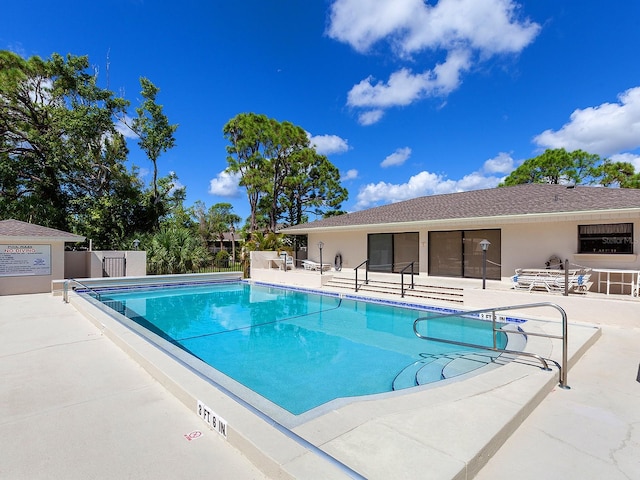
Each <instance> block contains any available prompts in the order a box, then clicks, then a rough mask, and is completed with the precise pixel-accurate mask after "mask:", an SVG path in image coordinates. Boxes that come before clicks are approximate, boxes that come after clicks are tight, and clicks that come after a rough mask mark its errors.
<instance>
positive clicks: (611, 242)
mask: <svg viewBox="0 0 640 480" xmlns="http://www.w3.org/2000/svg"><path fill="white" fill-rule="evenodd" d="M578 253H612V254H616V253H633V223H612V224H600V225H578Z"/></svg>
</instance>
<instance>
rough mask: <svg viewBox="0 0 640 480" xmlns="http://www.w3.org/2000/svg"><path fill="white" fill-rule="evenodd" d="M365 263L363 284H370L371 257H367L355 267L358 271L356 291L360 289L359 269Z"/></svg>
mask: <svg viewBox="0 0 640 480" xmlns="http://www.w3.org/2000/svg"><path fill="white" fill-rule="evenodd" d="M362 265H364V266H365V267H364V283H363V285H368V284H369V259H368V258H367V259H366V260H365V261H364V262H362V263H361V264H360V265H358V266H357V267H356V268H354V270H355V272H356V292H357V291H358V269H359V268H360V267H361V266H362Z"/></svg>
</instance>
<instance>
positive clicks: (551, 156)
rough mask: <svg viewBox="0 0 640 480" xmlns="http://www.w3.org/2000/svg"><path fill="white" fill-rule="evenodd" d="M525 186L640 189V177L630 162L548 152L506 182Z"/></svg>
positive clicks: (562, 149) (523, 165) (562, 152)
mask: <svg viewBox="0 0 640 480" xmlns="http://www.w3.org/2000/svg"><path fill="white" fill-rule="evenodd" d="M522 183H551V184H571V185H593V184H599V185H604V186H620V187H627V188H639V186H640V174H637V173H636V172H635V170H634V167H633V165H631V164H630V163H626V162H612V161H611V160H609V159H604V160H603V159H602V158H601V157H600V156H599V155H595V154H592V153H587V152H585V151H583V150H574V151H572V152H567V151H566V150H565V149H564V148H558V149H547V150H545V151H544V152H543V153H542V154H541V155H539V156H537V157H534V158H530V159H528V160H525V162H524V163H522V165H520V166H519V167H518V168H516V169H515V170H514V171H513V172H511V174H510V175H509V176H508V177H507V178H505V180H504V182H503V183H502V185H503V186H510V185H519V184H522Z"/></svg>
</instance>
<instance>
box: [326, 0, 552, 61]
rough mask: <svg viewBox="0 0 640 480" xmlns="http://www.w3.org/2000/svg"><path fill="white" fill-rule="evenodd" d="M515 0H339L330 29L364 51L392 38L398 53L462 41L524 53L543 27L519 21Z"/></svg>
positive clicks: (489, 51)
mask: <svg viewBox="0 0 640 480" xmlns="http://www.w3.org/2000/svg"><path fill="white" fill-rule="evenodd" d="M517 10H518V5H517V4H516V3H515V2H513V1H512V0H483V1H481V2H479V1H478V0H440V1H438V2H437V3H436V4H435V5H430V4H429V3H428V2H425V1H424V0H394V1H393V2H390V1H388V0H336V1H335V2H333V4H332V6H331V11H330V23H329V28H328V30H327V34H328V35H329V36H330V37H331V38H334V39H336V40H339V41H341V42H344V43H347V44H349V45H351V46H352V47H353V48H354V49H355V50H357V51H358V52H361V53H365V52H367V51H368V50H369V49H370V48H371V47H372V46H373V45H374V44H375V43H377V42H379V41H382V40H389V42H390V43H392V44H393V46H394V47H395V49H396V50H397V51H398V54H405V55H408V54H411V53H414V52H417V51H421V50H425V49H447V50H448V49H450V48H452V47H453V48H457V47H458V46H459V45H461V44H464V45H468V46H469V47H470V48H473V49H477V50H481V51H483V52H485V54H494V53H504V52H519V51H521V50H522V49H523V48H524V47H526V46H527V45H528V44H529V43H531V42H532V41H533V39H534V38H535V36H536V35H537V34H538V32H539V31H540V26H539V25H538V24H536V23H533V22H531V21H529V20H526V19H525V20H523V21H519V20H518V18H517Z"/></svg>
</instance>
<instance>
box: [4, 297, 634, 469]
mask: <svg viewBox="0 0 640 480" xmlns="http://www.w3.org/2000/svg"><path fill="white" fill-rule="evenodd" d="M632 305H633V307H637V312H638V315H637V317H635V318H631V317H630V316H629V315H625V316H624V318H622V317H616V315H615V309H612V315H611V316H610V318H605V319H603V322H600V323H601V325H602V323H605V322H606V325H602V328H603V333H602V337H601V338H600V339H599V340H598V341H597V342H596V344H595V345H594V346H593V347H592V348H590V349H589V350H588V351H587V353H586V354H585V355H584V356H583V357H582V359H580V361H579V362H578V363H577V365H576V366H575V367H574V368H573V369H571V371H570V374H569V384H570V385H571V387H572V388H571V390H568V391H565V390H559V389H555V390H554V391H553V392H552V393H551V394H549V395H548V396H547V398H545V399H544V400H543V402H542V404H541V405H540V406H538V407H537V408H536V410H535V411H534V412H533V413H532V414H531V415H530V416H529V417H528V418H527V419H526V420H525V421H524V423H523V424H522V426H521V427H520V428H519V429H518V430H517V431H516V432H515V433H514V434H513V435H512V436H511V438H510V439H509V440H507V442H506V444H504V446H503V447H502V448H501V449H500V450H499V451H498V452H497V453H496V454H495V455H494V456H493V458H492V459H491V460H489V462H488V463H487V465H486V466H485V467H484V468H483V469H482V470H481V471H480V473H479V474H478V475H477V476H476V478H477V479H480V480H489V479H491V480H501V479H516V478H517V479H519V480H520V479H524V480H526V479H540V478H544V479H547V480H549V479H551V480H553V479H563V480H564V479H567V478H580V479H586V480H589V479H594V480H595V479H602V478H606V479H607V480H616V479H637V478H640V383H639V382H638V381H637V380H636V377H637V376H638V374H639V372H638V369H639V364H640V327H639V326H638V325H640V304H637V303H634V304H632ZM585 316H586V315H585ZM632 316H633V315H632ZM0 378H1V379H2V381H1V382H0V479H5V478H7V479H41V478H42V479H44V478H47V479H52V478H53V479H57V478H60V479H62V478H64V479H71V480H73V479H102V478H105V479H107V478H109V479H113V478H118V479H119V478H132V479H146V478H154V479H163V478H213V477H215V478H233V479H241V480H242V479H250V478H255V479H260V478H266V477H265V476H264V474H263V473H261V472H260V471H259V470H257V469H256V468H255V467H254V466H253V465H252V464H251V463H250V462H249V461H248V460H247V459H246V458H245V457H244V456H243V455H242V453H241V452H239V451H238V450H236V449H234V448H233V447H232V446H231V445H230V444H228V443H227V442H225V441H224V440H222V439H221V438H220V437H219V436H218V435H217V434H216V433H214V432H212V431H210V430H208V429H207V428H206V426H205V425H204V424H203V422H202V421H201V420H200V419H199V418H198V417H197V416H196V415H195V414H194V412H193V411H191V410H190V409H188V408H187V407H185V406H184V405H183V404H182V403H181V402H179V401H178V400H177V399H176V398H175V397H174V396H173V395H171V394H170V393H169V392H168V391H167V390H166V389H165V388H164V387H162V386H161V385H160V384H159V383H157V382H156V381H155V380H154V379H153V378H152V377H151V376H150V375H149V374H148V373H146V372H145V371H144V370H143V369H142V368H141V367H140V366H139V365H138V364H137V363H136V362H135V361H133V360H132V359H131V358H130V357H128V356H127V355H126V354H125V353H124V352H123V351H122V350H120V349H119V348H118V347H117V346H115V344H113V343H112V342H111V340H109V339H108V338H106V337H104V336H103V335H102V333H101V332H100V330H98V329H97V328H96V327H94V326H93V324H92V323H91V322H90V321H88V320H87V319H86V318H85V317H84V316H82V315H81V314H80V313H78V311H77V310H76V309H75V308H73V307H72V306H71V305H65V304H64V303H63V302H62V300H61V299H60V297H53V296H51V295H49V294H39V295H24V296H5V297H0ZM192 432H202V436H200V437H199V438H195V439H192V440H188V439H187V437H188V436H189V434H190V433H192ZM194 435H197V434H194ZM422 460H423V461H422V462H421V464H422V465H423V466H424V465H427V464H428V459H422Z"/></svg>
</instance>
